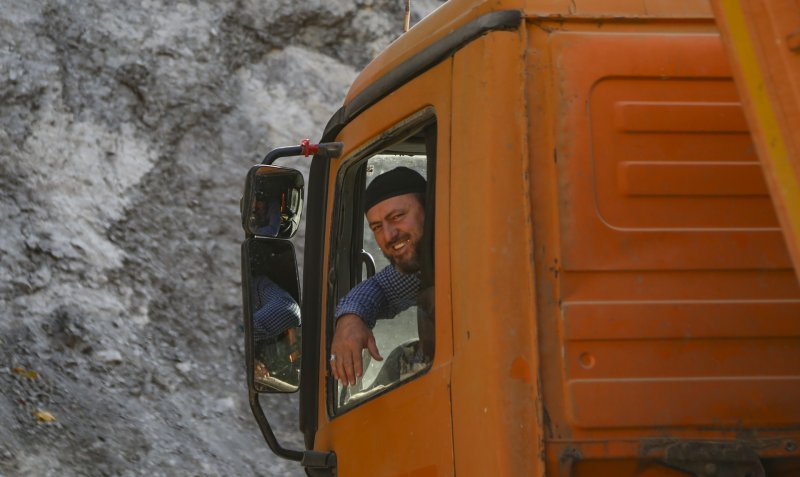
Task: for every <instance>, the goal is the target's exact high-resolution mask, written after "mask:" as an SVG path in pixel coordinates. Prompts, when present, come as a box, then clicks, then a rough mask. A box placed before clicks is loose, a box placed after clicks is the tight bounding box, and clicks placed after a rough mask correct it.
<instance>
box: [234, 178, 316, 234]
mask: <svg viewBox="0 0 800 477" xmlns="http://www.w3.org/2000/svg"><path fill="white" fill-rule="evenodd" d="M304 186H305V182H304V180H303V175H302V174H301V173H300V172H299V171H297V170H295V169H290V168H287V167H279V166H270V165H255V166H253V167H251V168H250V171H248V173H247V179H246V180H245V184H244V195H243V196H242V228H244V231H245V234H247V236H249V237H250V236H259V237H272V238H287V239H288V238H292V237H293V236H294V234H295V233H296V232H297V229H298V228H300V216H301V214H302V211H303V189H304Z"/></svg>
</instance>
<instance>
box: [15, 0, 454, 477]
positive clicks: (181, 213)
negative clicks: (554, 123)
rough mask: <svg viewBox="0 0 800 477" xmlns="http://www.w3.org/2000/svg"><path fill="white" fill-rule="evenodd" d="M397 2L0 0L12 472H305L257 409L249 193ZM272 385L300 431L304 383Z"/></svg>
mask: <svg viewBox="0 0 800 477" xmlns="http://www.w3.org/2000/svg"><path fill="white" fill-rule="evenodd" d="M439 3H440V2H439V1H437V0H427V1H421V0H415V1H414V16H413V17H412V20H413V21H416V20H418V19H419V18H420V17H421V16H422V15H424V14H426V13H428V12H429V11H431V10H432V9H433V8H435V7H436V6H438V4H439ZM403 9H404V2H403V1H402V0H394V1H389V0H355V1H344V0H335V1H331V0H328V1H322V0H313V1H312V0H304V1H295V0H264V1H256V0H218V1H217V0H215V1H201V0H194V1H186V2H177V1H166V0H137V1H132V0H123V1H119V0H118V1H114V2H105V1H102V0H80V1H69V0H50V1H47V0H31V1H25V2H21V1H18V0H0V214H2V215H0V217H1V219H2V234H0V250H2V254H0V389H2V393H0V476H17V475H19V476H28V475H35V476H49V475H53V476H56V475H57V476H66V477H69V476H87V475H88V476H94V475H98V476H99V475H115V476H117V475H119V476H133V475H148V476H159V475H164V476H182V475H186V476H189V475H191V476H197V475H241V476H244V475H303V473H302V470H301V468H300V467H299V466H297V465H296V464H294V463H289V462H287V461H281V460H279V459H277V458H276V457H274V456H273V455H272V454H271V453H270V451H269V450H268V449H267V447H266V444H265V443H264V442H263V439H262V438H261V435H260V433H259V431H258V428H257V426H256V424H255V421H254V420H253V419H252V416H251V414H250V411H249V408H248V405H247V400H246V386H245V381H244V372H243V355H242V354H243V343H242V327H241V321H242V320H241V309H240V308H241V292H240V288H239V287H240V276H239V274H240V270H239V245H240V242H241V239H242V232H241V226H240V220H239V196H240V194H241V187H242V183H243V179H244V174H245V172H246V171H247V168H248V167H249V166H250V165H252V164H253V163H256V162H259V160H260V157H262V156H263V155H264V154H265V153H266V152H267V151H268V150H269V149H271V148H272V147H277V146H283V145H292V144H297V142H298V141H299V140H300V139H302V138H304V137H310V138H311V139H312V140H316V139H318V138H319V135H320V134H321V132H322V128H323V127H324V125H325V123H326V122H327V120H328V118H329V116H330V115H331V114H332V113H333V112H334V111H335V110H336V109H337V108H338V107H339V106H340V104H341V101H342V99H343V97H344V94H345V92H346V91H347V87H348V85H349V84H350V82H351V81H352V80H353V79H354V77H355V75H356V74H357V72H358V71H359V70H360V69H361V68H362V67H363V66H364V65H365V64H366V63H367V62H368V61H369V60H370V59H371V58H372V57H373V56H374V55H375V54H376V53H377V52H379V51H380V50H381V49H382V48H383V47H385V46H386V45H387V44H388V43H389V42H390V41H391V40H393V39H394V38H395V37H396V36H398V35H399V34H400V33H401V31H402V22H403ZM289 163H290V161H286V162H284V164H287V165H288V164H289ZM298 163H299V161H298ZM297 242H298V245H299V247H300V249H299V250H298V253H299V254H300V255H301V256H302V231H301V234H300V237H299V240H298V241H297ZM266 401H268V402H269V403H270V405H269V409H268V411H267V412H268V416H269V418H270V419H271V421H272V422H273V425H274V426H275V427H276V431H277V435H278V437H279V439H280V440H281V441H282V442H283V443H284V444H285V445H287V446H289V447H295V448H299V447H301V445H302V444H301V443H302V440H301V438H300V436H299V434H298V433H297V432H296V427H297V426H296V422H297V420H296V419H297V418H296V408H297V403H296V398H295V397H294V396H291V397H287V396H280V397H269V398H268V399H266Z"/></svg>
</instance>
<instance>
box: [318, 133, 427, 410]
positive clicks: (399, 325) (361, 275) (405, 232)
mask: <svg viewBox="0 0 800 477" xmlns="http://www.w3.org/2000/svg"><path fill="white" fill-rule="evenodd" d="M435 130H436V129H435V125H434V124H430V122H428V124H427V125H425V126H420V127H418V128H417V129H416V130H413V131H411V132H410V133H409V132H406V133H405V134H404V135H403V136H401V138H402V139H401V140H399V141H396V142H394V143H392V144H390V145H388V146H384V147H382V148H380V149H379V150H378V151H377V152H375V153H373V154H370V155H368V156H366V157H365V158H363V159H361V160H359V161H358V162H357V163H356V164H355V165H354V166H352V167H350V168H348V169H347V170H346V171H345V173H344V174H345V178H344V180H343V181H342V183H343V184H345V186H344V188H346V187H347V185H346V184H353V186H352V187H354V188H355V190H354V191H353V193H352V197H353V199H352V201H351V202H352V203H351V205H350V206H349V207H348V206H347V205H345V212H344V213H345V214H347V213H350V214H352V219H351V220H342V221H341V222H342V224H343V227H349V228H350V229H351V230H350V231H349V232H350V233H349V238H350V240H349V242H350V243H349V244H348V246H347V247H341V246H340V247H339V250H348V252H349V254H350V255H351V257H350V266H349V267H346V268H348V272H349V273H346V274H347V275H350V276H341V275H338V276H337V278H338V280H337V282H338V283H339V284H342V283H348V284H352V285H353V286H352V287H350V290H352V289H353V288H355V289H356V290H359V289H363V288H361V287H362V286H365V285H366V286H369V288H370V290H378V292H379V293H380V295H381V297H382V298H383V299H385V302H386V303H387V305H388V306H385V307H384V308H382V309H380V310H374V311H375V312H376V317H377V318H378V319H377V320H376V321H375V324H374V327H373V328H372V333H373V335H374V337H375V341H376V344H377V347H378V350H379V352H380V354H381V356H382V357H383V358H384V359H383V361H378V360H376V359H373V358H372V357H371V356H370V354H369V352H367V351H366V350H364V351H363V352H362V360H363V363H364V364H363V369H364V373H363V376H362V377H361V378H359V379H358V380H357V382H356V384H355V385H353V386H346V387H345V386H342V384H341V383H338V382H337V383H336V388H335V396H334V398H333V400H334V409H336V410H339V411H342V410H346V409H347V408H350V407H353V406H355V405H357V404H359V403H361V402H363V401H365V400H367V399H369V398H372V397H374V396H377V395H379V394H380V393H382V392H384V391H387V390H389V389H392V388H394V387H396V386H397V385H399V384H400V383H402V382H405V381H408V380H410V379H413V378H414V377H416V376H418V375H420V374H421V373H424V372H425V370H427V369H428V368H429V367H430V363H431V361H432V359H433V342H434V326H433V322H434V320H433V309H432V308H433V307H432V302H433V299H432V298H433V278H432V277H433V257H432V248H433V223H434V221H433V213H434V209H433V203H434V201H433V197H434V181H433V180H432V177H431V176H432V175H433V174H432V172H431V171H433V170H435V169H434V168H433V165H434V161H435V151H434V148H435V139H436V138H435V136H436V133H435ZM398 167H404V168H408V169H411V170H413V171H416V172H417V173H418V174H419V175H420V176H421V177H422V178H424V179H425V184H424V186H423V187H424V192H422V193H414V194H412V197H413V199H414V200H417V201H418V202H419V203H420V205H421V207H422V208H421V209H420V210H422V211H424V212H423V213H422V214H420V216H418V217H417V218H416V220H415V221H413V222H412V224H411V225H398V226H397V227H396V228H397V230H394V229H393V227H392V226H391V225H387V227H388V228H392V230H391V231H385V232H384V231H383V230H381V228H382V227H383V225H381V223H388V222H383V221H382V220H378V221H375V220H374V219H375V217H379V218H380V219H383V218H385V217H392V214H391V213H388V214H387V215H385V216H384V215H378V214H376V211H378V210H381V204H383V205H384V206H385V205H386V204H392V202H391V200H392V199H391V198H389V199H386V200H385V202H384V201H379V202H378V203H377V204H376V205H375V206H374V207H373V208H372V209H371V210H372V213H371V215H370V214H368V216H369V217H370V220H372V224H370V220H367V219H366V218H365V214H364V204H365V200H367V199H366V196H367V194H366V191H367V189H368V188H369V187H370V184H371V183H372V181H373V180H375V179H376V178H377V177H379V176H381V175H382V174H385V173H387V172H390V171H393V170H395V169H396V168H398ZM351 174H352V175H354V176H355V177H353V178H349V179H350V180H348V177H347V176H348V175H351ZM387 177H388V176H387ZM345 195H347V194H346V193H345ZM391 209H392V207H388V208H387V209H386V210H391ZM387 220H388V219H387ZM376 227H377V229H376V230H375V231H374V230H373V228H376ZM417 228H418V232H415V230H417ZM381 233H386V235H384V236H383V239H382V242H383V245H384V247H388V246H397V247H401V248H402V247H404V246H405V245H403V244H402V242H404V241H407V242H408V243H414V248H415V252H414V256H415V257H416V262H414V261H413V260H409V261H406V264H405V265H402V264H401V265H400V266H397V267H394V266H393V265H392V263H391V260H390V259H389V258H387V256H385V254H384V251H383V250H382V249H381V246H380V245H379V242H381V241H380V240H378V239H376V234H381ZM417 233H418V234H419V240H418V241H416V242H415V241H414V239H413V237H414V236H416V234H417ZM343 235H344V234H343ZM390 250H391V249H390ZM391 253H392V252H391V251H390V254H391ZM404 257H408V255H405V256H404ZM395 260H400V261H401V262H402V261H404V259H403V258H400V259H397V258H395ZM340 263H341V262H340ZM408 263H415V264H416V265H408ZM392 267H394V270H388V269H389V268H392ZM343 268H345V267H343ZM403 268H405V270H402V269H403ZM365 281H371V282H372V284H363V283H362V282H365ZM350 290H348V291H347V292H344V290H341V289H340V290H339V291H340V295H341V296H344V297H345V299H348V297H351V296H353V295H352V293H351V291H350ZM382 303H383V302H382Z"/></svg>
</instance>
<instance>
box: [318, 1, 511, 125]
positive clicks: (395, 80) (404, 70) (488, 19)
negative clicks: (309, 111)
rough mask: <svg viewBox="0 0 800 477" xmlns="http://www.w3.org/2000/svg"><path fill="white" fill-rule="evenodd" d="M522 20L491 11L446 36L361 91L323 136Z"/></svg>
mask: <svg viewBox="0 0 800 477" xmlns="http://www.w3.org/2000/svg"><path fill="white" fill-rule="evenodd" d="M522 18H523V17H522V12H521V11H519V10H502V11H499V12H492V13H488V14H486V15H484V16H482V17H480V18H477V19H475V20H473V21H471V22H469V23H467V24H466V25H464V26H462V27H459V28H458V29H456V30H454V31H452V32H450V33H448V34H447V35H445V36H444V37H442V38H441V39H439V40H437V41H436V42H435V43H433V44H432V45H430V46H428V47H427V48H425V49H424V50H422V51H420V52H419V53H417V54H416V55H414V56H412V57H411V58H409V59H408V60H406V61H404V62H403V63H401V64H400V65H399V66H398V67H396V68H394V69H392V70H391V71H389V72H387V73H386V74H385V75H383V76H381V77H380V78H378V79H377V80H376V81H375V82H374V83H372V84H371V85H369V86H367V87H366V88H365V89H364V91H362V92H360V93H359V94H358V95H357V96H356V97H355V98H353V100H352V101H350V102H349V103H348V104H346V105H345V106H343V107H342V108H341V109H340V110H339V111H337V112H336V114H334V115H333V117H332V118H331V120H330V121H329V122H328V126H326V128H325V134H324V135H323V136H324V137H326V138H327V137H328V128H330V127H335V126H338V125H339V124H342V125H343V124H346V123H347V122H349V121H351V120H352V119H353V118H355V117H356V116H358V115H359V114H361V113H362V112H363V111H364V110H365V109H367V108H368V107H370V106H372V105H373V104H375V103H377V102H378V101H380V100H381V99H382V98H384V97H386V96H387V95H388V94H389V93H391V92H392V91H394V90H396V89H398V88H399V87H400V86H402V85H404V84H406V83H408V82H409V81H410V80H412V79H413V78H415V77H417V76H419V75H421V74H422V73H424V72H425V71H427V70H429V69H431V68H432V67H434V66H436V65H437V64H438V63H440V62H441V61H442V60H444V59H445V58H448V57H449V56H451V55H452V54H453V53H455V52H456V51H458V50H459V49H461V48H462V47H463V46H464V45H466V44H468V43H469V42H471V41H472V40H474V39H476V38H478V37H480V36H483V35H485V34H486V33H489V32H492V31H502V30H515V29H517V28H518V27H519V25H520V23H521V22H522ZM334 137H335V135H334ZM331 140H333V139H331Z"/></svg>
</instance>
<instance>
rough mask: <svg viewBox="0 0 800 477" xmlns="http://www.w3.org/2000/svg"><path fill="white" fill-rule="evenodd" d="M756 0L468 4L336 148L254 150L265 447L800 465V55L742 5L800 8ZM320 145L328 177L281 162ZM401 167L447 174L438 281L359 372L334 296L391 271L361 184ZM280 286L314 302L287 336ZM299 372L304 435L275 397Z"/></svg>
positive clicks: (432, 273) (250, 242)
mask: <svg viewBox="0 0 800 477" xmlns="http://www.w3.org/2000/svg"><path fill="white" fill-rule="evenodd" d="M746 3H747V2H744V1H742V2H735V1H734V0H731V1H726V0H720V1H719V2H716V3H715V4H714V5H713V8H712V5H711V4H709V3H708V2H706V1H702V0H529V1H524V0H493V1H488V0H450V1H448V2H446V3H445V4H443V5H442V6H441V7H439V8H438V9H437V10H436V11H434V12H433V13H432V14H431V15H429V16H428V17H426V18H425V19H424V20H423V21H421V22H419V23H418V24H417V25H415V26H414V27H413V28H412V29H411V30H410V31H408V32H407V33H405V34H403V35H402V36H401V37H400V38H398V39H397V40H396V41H395V42H394V43H393V44H392V45H390V46H389V47H388V48H387V49H386V50H385V51H384V52H383V53H381V54H380V55H379V56H378V57H377V58H376V59H375V60H374V61H373V62H372V63H371V64H370V65H368V66H367V67H366V69H365V70H364V71H363V72H362V73H361V74H360V75H359V76H358V78H357V79H356V80H355V82H354V83H353V85H352V87H351V88H350V91H349V92H348V94H347V97H346V99H345V101H344V104H343V106H342V107H341V108H340V109H339V110H338V111H337V113H336V114H334V115H333V117H332V118H331V119H330V121H329V123H328V125H327V126H326V128H325V131H324V133H323V134H322V142H321V143H320V144H317V145H315V144H309V143H307V142H306V143H304V144H301V145H299V146H291V147H285V148H278V149H276V150H274V151H272V152H270V153H269V154H268V155H267V157H265V159H264V163H263V164H260V165H256V166H254V167H253V168H252V169H251V170H250V172H249V173H248V176H247V180H246V182H245V191H244V196H243V201H242V211H243V213H242V221H243V227H244V229H245V235H246V239H245V241H244V243H243V245H242V282H243V297H244V313H245V320H244V324H245V333H246V341H245V343H246V347H245V351H246V360H247V379H248V388H249V397H250V404H251V408H252V410H253V413H254V415H255V418H256V421H257V422H258V424H259V427H260V428H261V430H262V433H263V435H264V437H265V439H266V441H267V443H268V444H269V446H270V448H271V449H272V450H273V451H274V452H275V453H277V454H278V455H280V456H282V457H285V458H288V459H293V460H296V461H298V462H299V463H300V464H302V465H303V466H304V468H305V469H306V472H307V474H308V475H311V476H318V475H319V476H333V475H339V476H347V477H351V476H370V477H374V476H387V477H394V476H397V477H400V476H404V477H424V476H452V475H460V476H548V477H567V476H644V477H670V476H675V477H678V476H686V475H690V476H697V477H699V476H719V477H734V476H735V477H746V476H747V477H763V476H798V475H800V450H798V442H800V287H799V286H798V279H797V275H796V272H795V269H794V267H795V266H797V265H796V264H797V263H798V262H795V265H794V266H793V261H792V257H793V256H794V257H795V259H797V258H798V254H797V250H798V249H799V248H800V247H798V237H800V234H798V233H797V230H798V228H797V227H798V225H797V224H798V223H800V222H798V221H797V214H800V204H798V198H797V197H798V196H797V195H796V191H797V179H798V177H799V176H800V175H798V169H799V167H800V160H799V159H798V156H797V155H796V154H797V151H796V149H792V148H796V145H797V138H798V135H797V133H796V132H794V131H797V130H798V129H794V130H793V129H791V126H790V125H791V122H787V118H789V119H792V118H794V119H797V117H795V116H792V113H791V111H790V112H789V113H786V114H784V113H783V111H785V110H786V108H785V107H786V106H787V105H788V106H791V101H796V100H797V96H796V94H797V91H798V89H797V88H798V84H800V83H798V82H797V78H800V75H797V76H792V74H791V73H792V71H798V70H797V62H796V61H798V60H797V58H798V55H795V53H796V51H793V50H792V49H791V45H793V44H792V43H790V48H789V53H790V54H789V55H788V56H786V58H787V59H785V60H781V62H778V66H780V65H784V66H786V68H784V69H783V73H787V74H784V75H783V76H781V75H779V74H778V73H781V71H779V70H780V68H777V67H776V66H774V65H773V66H769V65H770V63H769V60H772V59H774V58H775V56H774V54H772V53H770V52H769V51H767V50H764V49H759V50H758V51H756V52H754V53H753V52H751V53H752V54H751V55H750V56H747V54H746V52H745V53H742V50H741V48H742V45H744V48H745V49H746V48H747V45H748V44H750V45H753V44H755V43H753V42H752V41H750V40H747V39H746V38H747V35H749V34H752V35H755V36H754V37H755V38H762V39H763V38H764V33H763V32H764V30H763V28H762V29H761V30H758V29H757V28H761V27H756V29H755V30H754V29H753V28H754V27H753V26H752V25H751V24H748V23H747V22H746V21H756V22H757V21H759V19H767V20H769V19H770V18H771V19H772V20H775V18H779V19H786V18H789V17H788V14H789V13H791V12H789V10H791V7H792V6H794V7H797V5H798V4H797V2H795V1H793V0H789V1H783V2H781V1H780V0H775V1H774V2H772V1H771V2H750V6H749V7H747V6H746V5H745V4H746ZM761 3H764V4H766V3H769V5H770V6H771V7H774V6H776V5H779V4H781V5H784V6H785V7H786V9H785V10H783V13H780V12H779V13H778V14H773V15H772V16H770V15H767V14H763V13H764V12H760V13H759V12H755V13H753V12H752V11H748V10H747V8H756V9H758V8H761V7H759V6H758V5H759V4H761ZM753 4H755V5H756V6H755V7H753V6H752V5H753ZM742 5H745V9H744V10H743V9H742V8H740V7H741V6H742ZM793 11H794V12H795V13H797V9H796V8H795V10H793ZM742 12H744V13H742ZM787 12H789V13H787ZM715 13H716V14H717V15H718V16H720V18H721V20H720V22H719V24H720V26H719V27H718V25H717V22H716V21H715ZM737 15H738V16H737ZM776 15H777V16H776ZM795 18H800V16H798V17H795ZM737 22H738V23H737ZM784 23H786V22H784ZM790 26H791V25H790ZM785 27H786V25H785V24H784V25H783V26H782V27H781V28H785ZM795 27H800V22H799V23H797V24H795ZM720 31H722V33H723V35H720ZM780 31H781V32H783V31H784V30H780ZM753 32H755V33H753ZM759 32H760V33H759ZM789 33H791V29H790V31H789ZM783 34H784V33H780V32H778V37H779V38H784V37H783V36H781V35H783ZM723 37H724V40H723ZM742 38H745V40H744V41H743V40H742ZM748 41H750V43H748ZM737 42H738V43H737ZM772 43H774V42H772ZM772 43H770V42H769V41H766V42H765V44H767V45H770V44H772ZM737 48H739V49H737ZM798 49H800V47H798ZM781 54H783V53H781ZM792 55H795V56H792ZM729 58H730V59H729ZM731 59H732V60H733V61H731ZM765 59H766V60H768V61H767V62H766V63H765V61H764V60H765ZM791 61H795V63H792V62H791ZM765 65H767V66H765ZM754 68H756V69H757V70H756V73H758V74H760V75H761V76H758V75H756V76H757V78H756V80H755V81H756V82H755V83H752V84H750V83H747V81H749V79H748V75H751V73H753V69H754ZM776 68H777V69H776ZM792 68H794V70H793V69H792ZM759 78H760V80H759ZM773 80H774V81H777V84H778V86H774V85H773V83H772V81H773ZM758 81H761V82H760V83H759V82H758ZM793 81H794V82H793ZM759 84H760V85H761V86H759ZM753 85H755V86H753ZM781 85H783V86H781ZM786 85H789V87H786ZM792 88H794V89H792ZM764 91H766V92H767V93H768V94H766V95H765V94H763V92H764ZM787 91H788V93H787ZM759 94H761V96H759ZM792 94H794V95H795V96H794V97H792V96H791V95H792ZM740 98H745V100H744V101H742V100H740ZM787 98H788V99H787ZM792 98H794V99H792ZM798 104H800V101H797V102H795V103H794V105H795V106H797V105H798ZM781 108H783V109H781ZM764 111H767V113H771V116H770V114H766V115H764V114H762V113H764ZM795 111H796V109H795ZM765 118H766V119H765ZM770 118H771V119H770ZM787 124H788V125H789V126H787ZM751 130H752V131H753V132H754V136H753V137H754V138H755V141H754V140H753V139H752V138H751ZM776 138H777V139H776ZM776 141H778V142H780V141H783V142H782V143H781V144H783V150H782V152H781V151H780V150H778V151H777V153H776V152H775V151H776V150H777V149H780V148H777V149H776V148H775V147H774V146H775V144H777V143H776ZM303 155H306V156H308V155H313V159H312V160H311V166H310V173H309V175H308V187H306V181H305V180H304V178H303V176H302V175H301V174H300V173H299V172H298V171H296V170H293V169H291V168H288V167H282V166H277V165H274V164H272V163H273V162H274V161H275V160H276V159H278V158H281V157H285V156H303ZM759 156H760V157H759ZM762 161H763V164H764V165H763V166H762ZM397 166H406V167H409V168H412V169H415V170H416V171H418V172H419V173H420V174H422V175H423V176H424V177H425V178H426V184H427V190H426V192H425V224H424V231H425V234H424V237H423V239H422V241H421V245H420V256H421V270H420V272H419V274H418V278H419V282H420V291H419V293H418V296H417V301H416V305H414V306H411V307H410V308H408V309H406V310H405V311H403V312H402V313H400V314H398V315H397V316H395V317H394V318H392V319H385V320H379V321H378V323H377V325H375V327H374V329H373V330H372V331H373V333H374V336H375V339H376V342H377V345H378V347H379V349H380V350H381V353H382V355H383V357H384V358H385V359H384V360H383V361H378V360H375V359H370V358H369V356H368V355H367V354H366V353H365V355H364V356H365V366H364V372H363V376H361V377H360V378H359V379H358V380H357V382H356V384H354V385H350V386H342V385H341V384H340V383H338V382H336V380H334V379H333V377H332V375H331V368H330V362H329V355H330V346H331V339H332V335H333V331H334V321H335V316H334V314H335V309H336V306H337V303H338V302H339V301H340V300H341V299H342V298H343V297H345V296H346V295H347V294H348V292H349V291H350V290H351V289H352V288H353V287H354V286H356V285H357V284H359V283H360V282H362V281H364V280H369V279H370V278H371V277H372V276H374V275H375V274H376V273H379V272H380V270H381V269H383V267H385V266H386V261H385V260H384V259H383V257H382V255H381V253H380V250H379V248H378V247H377V245H376V244H375V241H374V239H373V237H372V233H371V231H370V229H369V227H368V224H367V223H365V222H366V221H365V218H364V213H363V212H364V191H365V187H366V185H367V184H369V183H370V182H371V180H372V179H373V178H374V177H376V176H378V175H380V174H381V173H382V172H384V171H387V170H390V169H392V168H394V167H397ZM306 189H307V195H306ZM269 211H272V212H269ZM301 213H304V214H305V220H306V238H305V243H304V244H303V245H304V260H303V270H302V272H303V273H302V288H301V286H300V283H301V281H300V273H299V270H298V267H297V260H296V252H295V245H294V244H293V243H292V242H290V241H289V240H288V239H289V238H291V237H292V235H293V233H294V231H295V230H296V229H297V228H298V224H299V217H300V214H301ZM270 214H277V215H273V217H278V216H279V218H280V220H279V222H274V223H275V224H278V225H279V226H269V225H268V224H269V223H273V222H271V219H270V218H269V217H270ZM787 244H788V246H787ZM264 277H266V278H268V279H269V280H266V281H265V280H264ZM264 283H269V284H271V285H269V286H270V287H271V288H263V287H262V286H263V284H264ZM301 289H302V296H301ZM269 290H273V291H274V290H279V292H275V295H274V296H278V295H280V296H281V297H282V299H283V301H282V302H283V303H290V304H292V305H293V306H294V307H295V308H292V307H291V306H287V307H286V308H285V309H287V310H288V309H290V308H291V309H293V310H295V311H294V312H293V313H290V315H291V319H288V320H284V321H283V322H282V323H284V325H282V326H280V327H278V326H277V325H276V326H272V325H273V324H274V323H275V322H274V321H270V320H272V319H273V318H275V315H277V314H278V313H277V312H278V311H281V310H283V309H284V308H281V307H278V306H270V305H269V304H270V301H269V299H268V298H265V297H268V296H271V295H269V293H268V291H269ZM298 390H299V397H300V422H299V426H300V429H301V431H302V433H303V435H304V439H305V449H290V448H286V447H283V446H282V445H281V444H280V442H278V439H277V438H276V436H275V434H274V433H273V430H272V427H271V426H270V424H269V422H268V419H267V415H266V413H265V412H264V409H263V407H262V406H261V403H260V401H259V396H260V395H261V394H263V393H274V392H293V391H298Z"/></svg>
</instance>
